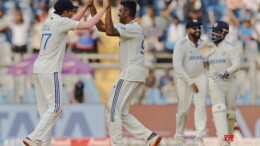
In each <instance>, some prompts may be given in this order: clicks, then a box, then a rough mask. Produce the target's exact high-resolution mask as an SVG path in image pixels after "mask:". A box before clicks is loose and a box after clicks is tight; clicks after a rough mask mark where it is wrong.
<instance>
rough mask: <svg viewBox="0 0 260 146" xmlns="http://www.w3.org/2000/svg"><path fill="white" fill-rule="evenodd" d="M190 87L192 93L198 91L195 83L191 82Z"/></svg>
mask: <svg viewBox="0 0 260 146" xmlns="http://www.w3.org/2000/svg"><path fill="white" fill-rule="evenodd" d="M190 87H191V89H192V91H193V92H194V93H198V92H199V89H198V87H197V85H196V84H194V83H193V84H191V85H190Z"/></svg>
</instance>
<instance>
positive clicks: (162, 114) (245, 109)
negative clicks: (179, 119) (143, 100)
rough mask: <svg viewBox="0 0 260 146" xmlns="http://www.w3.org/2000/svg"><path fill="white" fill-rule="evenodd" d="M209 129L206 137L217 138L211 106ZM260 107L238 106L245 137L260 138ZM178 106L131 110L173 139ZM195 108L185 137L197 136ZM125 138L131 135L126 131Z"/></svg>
mask: <svg viewBox="0 0 260 146" xmlns="http://www.w3.org/2000/svg"><path fill="white" fill-rule="evenodd" d="M206 108H207V127H206V131H205V136H208V137H215V136H216V130H215V125H214V122H213V117H212V112H211V106H207V107H206ZM259 111H260V106H238V107H237V110H236V119H237V127H236V131H239V132H240V133H241V134H242V136H243V137H246V138H254V137H257V138H260V112H259ZM176 112H177V105H157V106H152V105H134V106H132V107H131V109H130V113H132V114H133V115H134V116H136V118H137V119H138V120H139V121H141V122H142V123H143V124H144V125H145V126H146V127H148V128H149V129H151V130H153V131H157V132H158V133H160V134H161V135H163V136H165V137H173V136H174V134H175V127H176ZM195 134H196V133H195V126H194V106H191V108H190V110H189V113H188V120H187V124H186V130H185V136H186V137H187V138H189V137H190V138H193V137H194V136H195ZM124 135H125V136H130V134H129V133H128V132H126V131H124Z"/></svg>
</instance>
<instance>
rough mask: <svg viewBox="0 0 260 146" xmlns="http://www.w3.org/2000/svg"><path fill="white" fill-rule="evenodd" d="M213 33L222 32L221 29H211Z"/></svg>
mask: <svg viewBox="0 0 260 146" xmlns="http://www.w3.org/2000/svg"><path fill="white" fill-rule="evenodd" d="M212 32H213V33H216V34H222V30H214V29H213V30H212Z"/></svg>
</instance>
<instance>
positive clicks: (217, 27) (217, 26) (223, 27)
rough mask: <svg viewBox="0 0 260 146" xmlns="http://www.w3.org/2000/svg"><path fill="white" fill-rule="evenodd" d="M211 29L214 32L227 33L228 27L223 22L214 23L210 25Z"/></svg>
mask: <svg viewBox="0 0 260 146" xmlns="http://www.w3.org/2000/svg"><path fill="white" fill-rule="evenodd" d="M211 29H214V30H220V31H226V32H228V31H229V26H228V24H227V23H226V22H224V21H216V22H214V24H213V25H212V27H211Z"/></svg>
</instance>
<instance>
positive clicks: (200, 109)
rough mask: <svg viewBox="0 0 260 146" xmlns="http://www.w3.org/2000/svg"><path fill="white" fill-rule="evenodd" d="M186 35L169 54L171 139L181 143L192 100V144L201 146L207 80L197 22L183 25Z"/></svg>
mask: <svg viewBox="0 0 260 146" xmlns="http://www.w3.org/2000/svg"><path fill="white" fill-rule="evenodd" d="M186 30H187V33H188V35H187V36H186V37H184V38H182V39H180V40H179V41H177V43H176V46H175V48H174V53H173V68H174V73H175V79H177V80H176V84H177V93H178V109H177V110H178V111H177V114H176V133H175V138H174V139H175V142H176V144H177V145H178V146H179V145H184V144H185V139H184V131H185V126H186V122H187V117H188V112H189V109H190V105H191V102H192V99H193V101H194V105H195V111H194V121H195V128H196V137H195V139H194V143H195V144H196V145H199V146H201V145H203V132H204V130H205V127H206V121H207V115H206V108H205V102H206V95H207V79H206V74H205V69H204V64H203V58H202V56H201V54H200V50H199V47H200V45H201V44H202V40H200V36H201V23H200V22H198V21H197V20H196V19H194V20H191V21H189V22H188V23H187V24H186Z"/></svg>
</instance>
